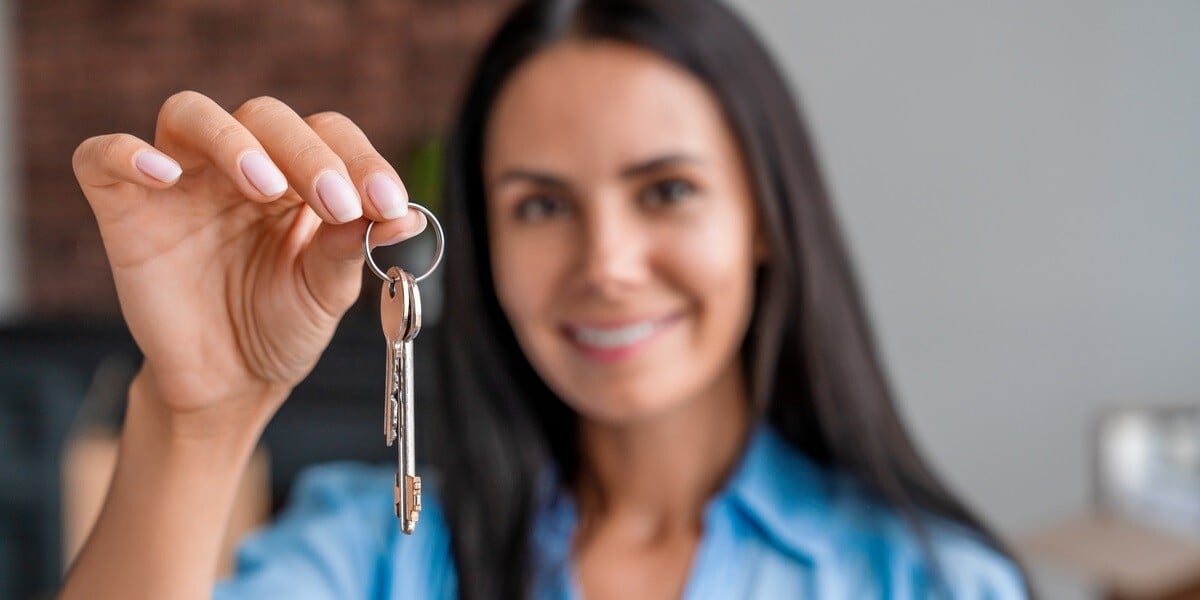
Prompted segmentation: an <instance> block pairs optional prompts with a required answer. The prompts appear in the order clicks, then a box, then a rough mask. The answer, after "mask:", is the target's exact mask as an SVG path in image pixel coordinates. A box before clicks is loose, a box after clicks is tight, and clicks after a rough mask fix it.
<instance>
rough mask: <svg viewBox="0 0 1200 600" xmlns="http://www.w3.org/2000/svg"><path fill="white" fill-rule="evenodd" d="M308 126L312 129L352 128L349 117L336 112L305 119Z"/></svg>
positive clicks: (325, 112) (326, 112)
mask: <svg viewBox="0 0 1200 600" xmlns="http://www.w3.org/2000/svg"><path fill="white" fill-rule="evenodd" d="M305 120H306V121H308V124H309V126H310V127H312V128H313V129H341V128H344V127H347V126H351V127H352V126H353V125H354V124H353V122H352V121H350V117H347V116H346V115H343V114H342V113H340V112H337V111H336V110H327V111H324V112H319V113H316V114H314V115H312V116H310V117H308V118H307V119H305Z"/></svg>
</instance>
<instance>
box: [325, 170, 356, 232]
mask: <svg viewBox="0 0 1200 600" xmlns="http://www.w3.org/2000/svg"><path fill="white" fill-rule="evenodd" d="M317 196H319V197H320V198H321V202H322V203H324V204H325V210H328V211H329V214H331V215H333V218H335V219H337V220H338V222H339V223H346V222H349V221H353V220H354V219H357V218H359V217H361V216H362V203H361V202H359V200H358V193H357V192H355V191H354V188H353V187H350V182H349V181H346V179H345V178H344V177H342V176H341V174H339V173H337V172H335V171H325V172H323V173H321V174H320V175H318V176H317Z"/></svg>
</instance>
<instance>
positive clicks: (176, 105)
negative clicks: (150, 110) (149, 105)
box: [158, 90, 205, 123]
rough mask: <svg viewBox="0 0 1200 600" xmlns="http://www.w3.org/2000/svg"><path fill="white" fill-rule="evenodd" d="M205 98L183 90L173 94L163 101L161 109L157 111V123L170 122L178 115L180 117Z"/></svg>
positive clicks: (194, 92)
mask: <svg viewBox="0 0 1200 600" xmlns="http://www.w3.org/2000/svg"><path fill="white" fill-rule="evenodd" d="M204 97H205V96H204V95H203V94H201V93H200V92H196V91H192V90H184V91H182V92H175V93H174V94H171V95H170V96H169V97H168V98H167V99H166V100H164V101H163V103H162V107H161V108H159V109H158V121H159V123H166V122H170V121H172V120H173V119H175V118H176V117H178V116H179V115H182V114H184V113H186V112H188V110H189V109H190V108H191V107H193V106H195V105H196V103H197V102H198V101H200V100H201V99H202V98H204Z"/></svg>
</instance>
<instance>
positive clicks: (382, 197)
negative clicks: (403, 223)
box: [367, 173, 408, 219]
mask: <svg viewBox="0 0 1200 600" xmlns="http://www.w3.org/2000/svg"><path fill="white" fill-rule="evenodd" d="M367 195H368V196H370V197H371V202H372V203H374V204H375V208H377V209H379V214H381V215H383V218H385V219H398V218H400V217H403V216H404V214H405V213H407V212H408V203H407V202H405V201H404V194H403V193H402V192H401V191H400V186H398V185H396V182H395V181H392V178H391V177H388V176H387V175H384V174H383V173H377V174H375V175H372V176H371V178H370V179H368V180H367Z"/></svg>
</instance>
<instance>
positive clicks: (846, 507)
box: [731, 427, 1026, 600]
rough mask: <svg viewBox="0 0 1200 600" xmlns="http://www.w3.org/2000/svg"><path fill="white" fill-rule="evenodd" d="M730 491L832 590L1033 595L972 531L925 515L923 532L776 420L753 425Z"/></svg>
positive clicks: (762, 528)
mask: <svg viewBox="0 0 1200 600" xmlns="http://www.w3.org/2000/svg"><path fill="white" fill-rule="evenodd" d="M731 494H732V496H733V497H734V498H735V499H736V500H737V501H738V505H739V506H741V507H742V509H743V511H744V513H745V514H746V515H747V517H748V518H749V519H751V520H752V521H753V522H755V523H756V525H757V527H756V528H755V530H757V531H758V532H759V535H761V536H763V538H764V539H765V540H766V541H767V542H768V543H769V544H770V545H772V546H774V547H775V548H776V550H777V551H780V552H783V553H785V554H787V555H791V556H794V557H797V558H799V559H800V562H801V563H802V564H808V565H811V567H812V569H813V572H814V576H815V577H816V579H817V581H818V584H817V585H818V587H819V588H820V589H822V590H824V591H826V592H828V593H827V594H825V595H828V596H831V597H852V596H861V597H868V596H869V597H888V598H924V597H931V596H932V597H938V591H939V588H940V589H941V590H942V591H943V592H944V593H947V594H948V595H949V596H950V597H952V598H964V599H981V600H982V599H1009V598H1024V597H1025V596H1026V594H1025V591H1024V589H1025V588H1024V580H1023V576H1022V574H1021V570H1020V569H1019V568H1018V567H1017V566H1016V565H1015V564H1014V563H1013V562H1012V561H1011V560H1010V559H1009V558H1008V557H1006V556H1005V555H1004V554H1003V553H1002V552H1000V551H997V550H995V549H993V548H992V547H991V546H990V545H988V544H987V543H986V542H985V541H984V540H983V539H982V538H981V537H980V536H979V535H978V534H976V533H975V532H974V531H973V530H971V529H968V528H966V527H964V526H960V525H958V524H956V523H953V522H950V521H948V520H946V519H942V518H939V517H936V516H931V515H926V516H923V517H922V518H921V521H920V522H921V525H922V528H923V530H924V536H922V535H919V534H918V533H917V532H916V531H915V529H914V528H913V527H912V525H911V523H910V521H909V520H908V519H906V518H904V517H903V516H902V515H901V514H900V513H899V511H897V510H895V509H894V507H891V506H889V505H888V504H886V503H884V502H882V501H880V500H878V499H877V497H876V496H874V495H872V494H870V493H868V492H867V491H866V490H864V489H863V487H862V486H861V485H860V484H859V483H858V482H857V481H856V480H855V479H854V478H852V477H850V476H849V475H848V474H846V473H844V472H842V471H841V470H839V469H837V468H835V467H831V466H828V465H824V464H819V463H817V462H815V461H813V460H812V459H811V458H809V457H808V456H807V455H805V454H804V453H803V452H801V451H800V450H798V449H796V448H794V447H793V446H792V445H791V444H790V443H788V442H787V441H786V440H784V439H783V438H782V437H781V436H780V435H779V434H778V433H777V432H775V431H774V430H773V428H771V427H764V428H762V429H760V430H759V432H757V433H756V435H755V439H754V440H752V442H751V445H750V448H749V449H748V452H747V455H746V457H745V458H744V461H743V464H742V468H741V470H740V472H739V473H738V474H737V475H736V476H735V477H734V479H733V481H732V482H731ZM931 552H932V555H931V554H930V553H931ZM931 557H932V558H931ZM939 584H940V585H939Z"/></svg>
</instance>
